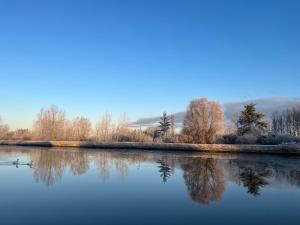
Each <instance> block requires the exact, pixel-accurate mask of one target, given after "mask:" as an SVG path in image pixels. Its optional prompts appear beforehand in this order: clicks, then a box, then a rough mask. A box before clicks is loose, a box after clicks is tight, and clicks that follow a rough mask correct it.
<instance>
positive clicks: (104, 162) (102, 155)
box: [94, 152, 110, 182]
mask: <svg viewBox="0 0 300 225" xmlns="http://www.w3.org/2000/svg"><path fill="white" fill-rule="evenodd" d="M94 157H95V158H94V161H95V164H96V165H97V166H98V168H99V170H100V178H101V180H102V181H103V182H104V181H106V180H108V178H109V162H110V157H109V153H107V152H99V153H98V154H97V155H95V156H94Z"/></svg>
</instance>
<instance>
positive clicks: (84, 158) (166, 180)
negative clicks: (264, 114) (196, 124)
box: [0, 147, 300, 225]
mask: <svg viewBox="0 0 300 225" xmlns="http://www.w3.org/2000/svg"><path fill="white" fill-rule="evenodd" d="M18 158H19V159H20V162H21V163H28V162H30V161H31V160H32V161H33V166H32V168H31V167H30V166H28V165H19V166H18V168H17V167H16V166H15V165H12V162H14V161H16V159H18ZM0 180H1V185H0V199H1V204H0V224H3V225H10V224H22V225H26V224H30V225H35V224H38V225H41V224H43V225H45V224H46V225H47V224H49V225H50V224H51V225H54V224H55V225H60V224H63V225H68V224H70V225H71V224H72V225H76V224H78V225H79V224H80V225H88V224H93V225H95V224H143V225H144V224H155V225H157V224H184V225H192V224H218V225H225V224H230V225H233V224H239V225H240V224H272V225H275V224H278V225H283V224H284V225H289V224H300V215H299V208H300V158H299V157H298V158H297V157H280V156H262V155H259V156H257V155H230V154H216V155H208V154H205V155H199V154H184V153H160V152H145V151H143V152H142V151H123V152H122V151H109V150H108V151H94V150H93V151H89V150H70V149H69V150H61V149H60V150H54V149H51V150H50V149H45V148H44V149H40V148H22V147H0Z"/></svg>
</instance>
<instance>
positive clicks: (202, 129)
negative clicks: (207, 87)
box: [182, 98, 224, 144]
mask: <svg viewBox="0 0 300 225" xmlns="http://www.w3.org/2000/svg"><path fill="white" fill-rule="evenodd" d="M223 132H224V112H223V110H222V108H221V106H220V104H219V103H218V102H215V101H209V100H208V99H206V98H201V99H197V100H193V101H191V103H190V104H189V106H188V108H187V111H186V116H185V119H184V124H183V130H182V134H183V135H185V136H186V138H187V141H188V142H190V143H199V144H210V143H214V142H215V141H216V139H217V138H218V137H219V136H220V135H221V134H223Z"/></svg>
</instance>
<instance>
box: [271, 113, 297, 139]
mask: <svg viewBox="0 0 300 225" xmlns="http://www.w3.org/2000/svg"><path fill="white" fill-rule="evenodd" d="M272 131H273V132H274V133H275V134H282V135H284V134H288V135H293V136H300V107H294V108H292V109H287V110H285V111H284V112H281V113H279V112H275V113H273V114H272Z"/></svg>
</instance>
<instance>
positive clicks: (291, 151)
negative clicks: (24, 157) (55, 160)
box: [0, 140, 300, 155]
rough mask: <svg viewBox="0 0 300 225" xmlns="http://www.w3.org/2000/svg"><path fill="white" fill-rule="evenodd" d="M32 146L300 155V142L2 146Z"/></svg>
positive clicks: (34, 144) (10, 143)
mask: <svg viewBox="0 0 300 225" xmlns="http://www.w3.org/2000/svg"><path fill="white" fill-rule="evenodd" d="M1 145H2V146H5V145H6V146H31V147H56V148H90V149H126V150H130V149H135V150H136V149H139V150H153V151H191V152H205V153H257V154H283V155H300V145H299V144H281V145H230V144H177V143H175V144H173V143H140V142H92V141H5V140H0V146H1Z"/></svg>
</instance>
